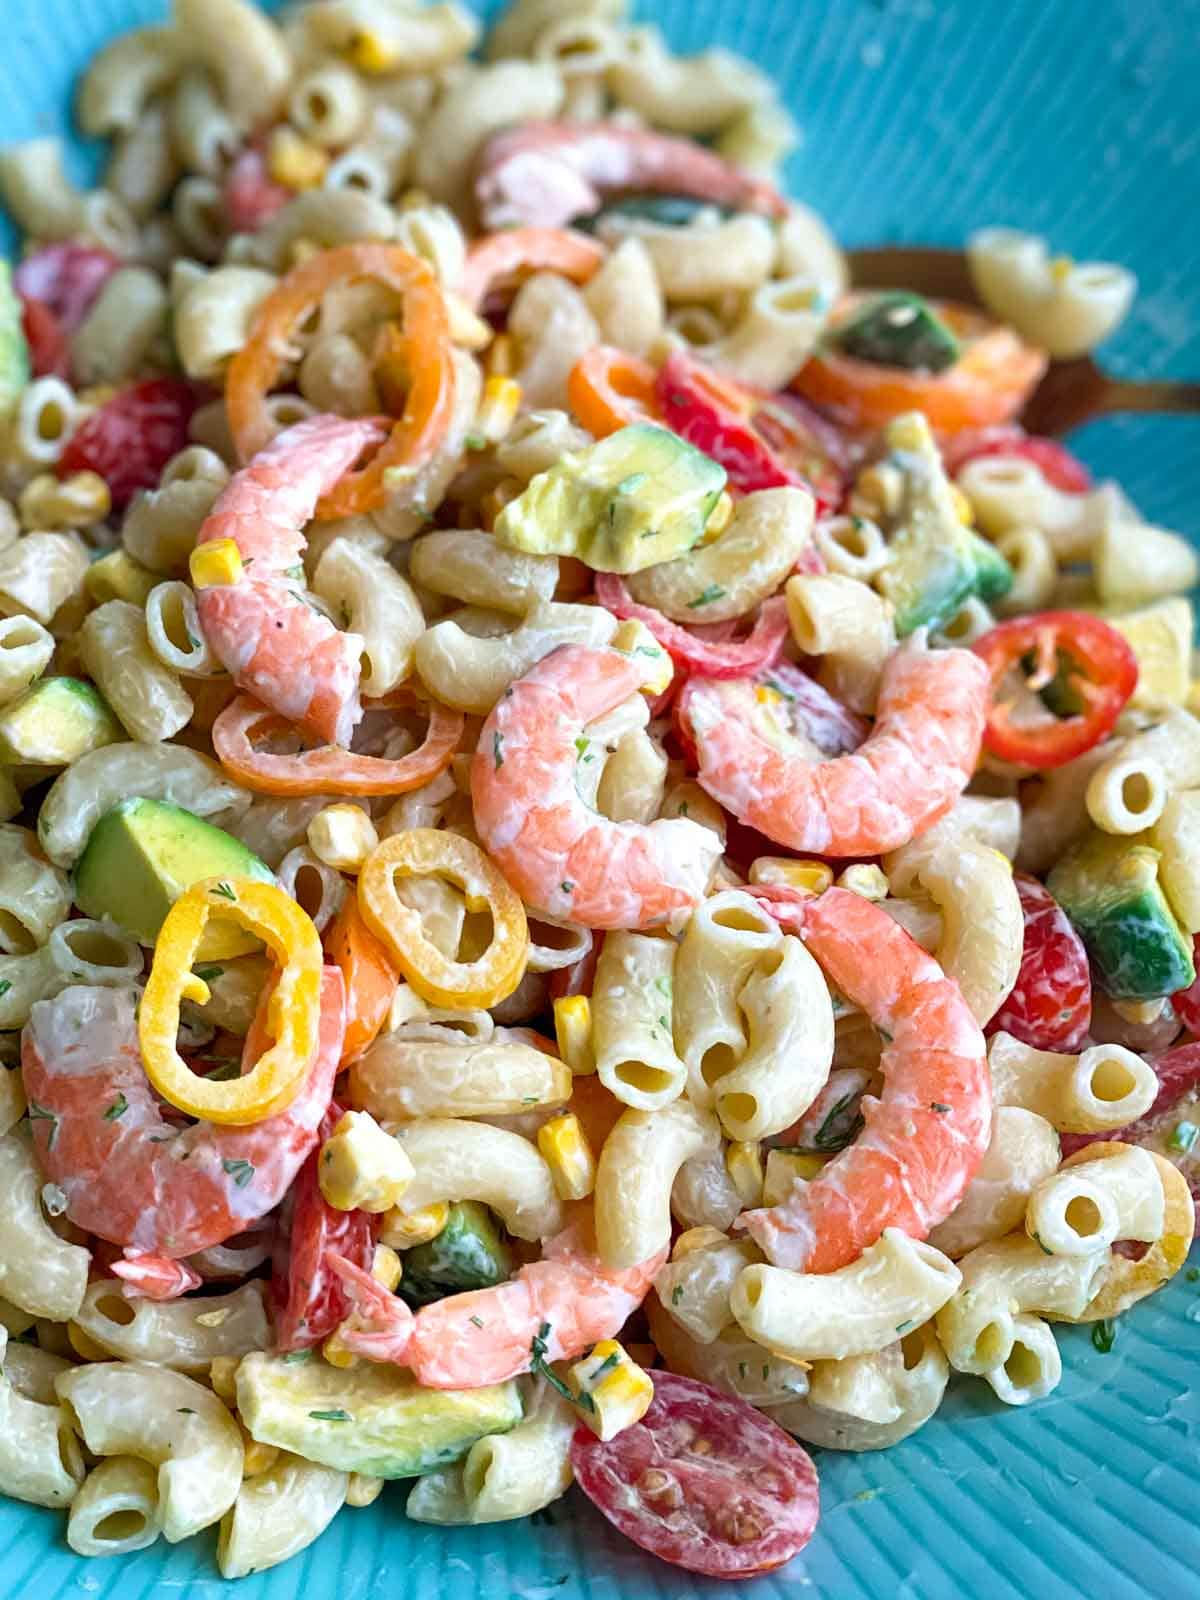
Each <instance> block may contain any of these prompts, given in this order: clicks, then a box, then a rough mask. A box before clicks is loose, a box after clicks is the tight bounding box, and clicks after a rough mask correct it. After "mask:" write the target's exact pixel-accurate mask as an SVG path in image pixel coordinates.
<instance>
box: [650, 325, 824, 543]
mask: <svg viewBox="0 0 1200 1600" xmlns="http://www.w3.org/2000/svg"><path fill="white" fill-rule="evenodd" d="M655 392H656V395H657V398H658V405H659V409H660V411H661V413H662V418H663V421H664V422H665V423H666V425H667V427H669V428H673V429H674V430H675V432H676V433H677V434H679V435H680V437H681V438H684V439H686V440H687V441H688V443H689V444H693V445H695V447H696V448H697V450H702V451H703V452H704V454H705V455H706V456H710V457H711V458H712V459H713V460H714V461H717V462H719V463H720V464H721V466H723V467H724V468H725V470H726V472H727V473H728V474H729V486H730V488H731V489H736V490H739V491H740V492H741V493H742V494H753V493H754V492H755V490H758V489H778V488H786V487H788V486H792V487H795V488H801V489H808V490H810V491H811V492H812V494H813V497H814V499H816V501H817V513H818V515H825V514H827V513H828V512H830V511H833V510H835V509H836V508H837V506H838V505H839V504H840V502H841V496H842V475H841V473H840V472H838V471H837V469H836V467H835V466H834V464H833V463H832V462H831V461H830V460H829V458H828V456H827V455H826V454H825V452H824V450H823V449H822V447H821V445H820V442H819V441H818V439H817V437H816V434H815V432H814V431H813V430H812V429H811V428H805V427H804V426H803V425H802V419H801V417H800V416H799V415H798V414H796V413H792V412H790V411H789V410H788V409H787V407H786V406H785V405H783V404H781V403H779V402H777V401H776V400H775V399H774V398H773V397H772V396H770V395H760V394H757V393H756V392H755V391H754V390H752V389H747V388H746V387H745V386H744V385H742V384H738V383H734V382H733V380H732V379H731V378H726V377H724V376H723V375H722V374H720V373H717V372H714V371H713V370H712V369H711V368H710V367H706V366H703V365H702V364H701V363H700V362H699V361H696V360H694V359H693V358H692V357H691V356H688V355H685V354H684V353H683V352H682V351H678V350H677V351H676V352H675V353H674V354H673V355H671V356H669V357H668V358H667V360H666V362H665V363H664V365H663V367H662V369H661V371H660V372H659V374H658V377H657V379H656V380H655Z"/></svg>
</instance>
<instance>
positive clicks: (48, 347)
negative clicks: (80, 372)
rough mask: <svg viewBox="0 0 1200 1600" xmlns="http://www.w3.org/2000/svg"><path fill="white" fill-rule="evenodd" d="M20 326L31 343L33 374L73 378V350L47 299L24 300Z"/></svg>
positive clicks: (29, 343)
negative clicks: (46, 301)
mask: <svg viewBox="0 0 1200 1600" xmlns="http://www.w3.org/2000/svg"><path fill="white" fill-rule="evenodd" d="M21 327H22V330H23V331H24V334H25V343H26V344H27V345H28V346H29V366H30V369H31V371H32V372H33V375H34V377H35V378H63V379H68V378H70V376H71V349H70V346H69V344H68V343H67V335H66V333H65V331H64V329H63V325H62V323H61V322H60V321H59V320H58V318H57V317H56V316H55V315H54V312H53V311H51V309H50V307H49V306H48V305H47V304H46V303H45V301H44V300H33V299H24V300H22V302H21Z"/></svg>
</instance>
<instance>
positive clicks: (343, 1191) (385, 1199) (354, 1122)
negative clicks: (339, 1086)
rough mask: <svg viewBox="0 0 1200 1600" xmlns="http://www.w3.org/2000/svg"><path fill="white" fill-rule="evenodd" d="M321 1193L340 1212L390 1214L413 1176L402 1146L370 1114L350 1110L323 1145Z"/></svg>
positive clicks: (318, 1164)
mask: <svg viewBox="0 0 1200 1600" xmlns="http://www.w3.org/2000/svg"><path fill="white" fill-rule="evenodd" d="M317 1175H318V1181H319V1182H320V1185H321V1193H322V1195H324V1197H325V1200H326V1201H327V1202H328V1204H329V1205H331V1206H333V1207H334V1209H335V1210H337V1211H370V1212H376V1213H377V1212H380V1211H390V1210H391V1209H392V1207H393V1206H396V1205H398V1204H399V1202H400V1199H401V1197H402V1196H403V1194H404V1191H405V1190H406V1189H407V1188H408V1186H409V1184H410V1183H411V1182H412V1180H413V1177H414V1171H413V1164H412V1162H411V1161H410V1160H409V1159H408V1156H407V1154H406V1153H405V1150H404V1147H403V1145H401V1144H400V1143H399V1142H398V1141H397V1140H395V1139H393V1138H392V1136H391V1134H390V1133H385V1132H384V1131H383V1129H382V1128H381V1127H380V1126H379V1124H378V1123H377V1122H376V1121H375V1118H374V1117H373V1116H372V1115H371V1114H370V1112H369V1111H347V1112H346V1113H345V1115H344V1116H343V1117H342V1118H341V1119H340V1120H339V1121H338V1122H337V1123H336V1124H335V1126H334V1130H333V1132H332V1133H331V1134H330V1135H329V1138H328V1139H326V1141H325V1143H324V1144H323V1145H322V1146H321V1159H320V1161H319V1162H318V1163H317Z"/></svg>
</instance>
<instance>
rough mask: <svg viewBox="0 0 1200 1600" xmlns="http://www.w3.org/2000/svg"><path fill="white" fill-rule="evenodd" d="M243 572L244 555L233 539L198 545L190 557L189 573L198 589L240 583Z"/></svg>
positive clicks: (210, 541) (211, 541)
mask: <svg viewBox="0 0 1200 1600" xmlns="http://www.w3.org/2000/svg"><path fill="white" fill-rule="evenodd" d="M242 570H243V569H242V553H241V551H240V550H239V549H238V547H237V545H236V544H235V543H234V541H233V540H232V539H210V540H209V542H208V543H207V544H201V545H197V546H196V548H195V549H194V550H193V551H192V553H191V555H190V556H189V557H188V572H189V573H190V575H191V579H192V586H193V588H196V589H215V588H216V587H217V586H218V585H219V584H223V583H240V582H241V581H242Z"/></svg>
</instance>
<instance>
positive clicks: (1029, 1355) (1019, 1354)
mask: <svg viewBox="0 0 1200 1600" xmlns="http://www.w3.org/2000/svg"><path fill="white" fill-rule="evenodd" d="M1004 1375H1005V1377H1006V1378H1007V1379H1008V1381H1009V1382H1010V1383H1011V1384H1012V1386H1013V1388H1014V1389H1016V1390H1018V1391H1021V1390H1025V1389H1033V1388H1035V1387H1036V1386H1037V1385H1038V1384H1039V1383H1040V1382H1041V1378H1042V1360H1041V1357H1040V1356H1039V1355H1038V1353H1037V1351H1036V1350H1033V1349H1031V1348H1030V1346H1029V1345H1027V1344H1025V1343H1024V1342H1023V1341H1022V1340H1020V1339H1018V1340H1017V1342H1016V1343H1015V1344H1014V1345H1013V1347H1012V1352H1011V1354H1010V1355H1009V1358H1008V1360H1007V1361H1006V1362H1005V1363H1004Z"/></svg>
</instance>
